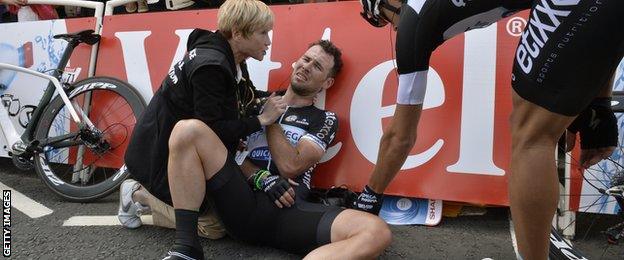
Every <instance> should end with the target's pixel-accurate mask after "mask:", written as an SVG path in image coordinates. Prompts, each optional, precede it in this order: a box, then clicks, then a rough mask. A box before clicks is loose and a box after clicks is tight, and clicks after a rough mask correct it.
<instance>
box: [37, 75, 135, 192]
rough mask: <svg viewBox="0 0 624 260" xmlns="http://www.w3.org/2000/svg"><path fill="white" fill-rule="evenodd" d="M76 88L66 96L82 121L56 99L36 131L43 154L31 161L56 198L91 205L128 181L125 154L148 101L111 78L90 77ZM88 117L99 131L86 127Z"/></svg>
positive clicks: (132, 89) (46, 109)
mask: <svg viewBox="0 0 624 260" xmlns="http://www.w3.org/2000/svg"><path fill="white" fill-rule="evenodd" d="M73 87H74V90H72V91H71V93H70V94H69V95H68V97H69V100H70V102H71V103H72V105H73V107H74V108H75V109H76V110H77V111H76V112H77V113H78V114H79V117H81V118H82V121H83V123H81V124H76V123H75V122H74V121H73V120H72V119H71V116H70V114H69V110H68V109H67V108H66V106H65V103H63V101H62V100H61V98H60V96H57V97H56V98H54V99H53V100H52V101H51V102H50V104H49V105H48V106H47V107H46V108H45V110H44V113H43V115H42V117H41V120H40V121H39V123H38V125H37V128H36V130H35V140H37V141H39V142H40V143H41V144H40V146H41V148H42V151H41V152H40V153H38V154H35V156H34V160H33V161H34V164H35V170H36V171H37V173H38V174H39V176H41V179H42V180H43V182H44V183H45V184H46V186H48V187H49V188H50V189H51V190H52V191H53V192H54V193H55V194H56V195H58V196H60V197H62V198H63V199H65V200H69V201H75V202H88V201H93V200H96V199H99V198H102V197H104V196H106V195H108V194H110V193H111V192H113V191H114V190H115V189H116V188H117V187H118V186H119V185H120V184H121V182H122V181H123V180H124V179H125V178H126V177H127V175H128V172H127V171H126V169H125V166H124V165H123V163H124V153H125V151H126V147H127V145H128V143H129V142H130V137H131V135H132V130H133V128H134V125H135V124H136V122H137V119H138V118H139V116H140V115H141V113H142V112H143V110H144V109H145V101H144V100H143V98H142V97H141V96H140V95H139V94H138V93H137V92H136V90H134V88H132V87H131V86H130V85H129V84H127V83H125V82H122V81H119V80H117V79H113V78H107V77H93V78H88V79H85V80H83V81H80V82H78V83H76V84H74V85H73ZM80 115H82V116H80ZM85 117H86V118H85ZM87 118H88V120H90V121H91V122H92V124H93V126H94V127H95V128H92V127H88V126H86V124H85V122H87V121H88V120H87Z"/></svg>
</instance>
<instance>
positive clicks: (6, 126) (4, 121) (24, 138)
mask: <svg viewBox="0 0 624 260" xmlns="http://www.w3.org/2000/svg"><path fill="white" fill-rule="evenodd" d="M75 45H77V44H76V43H72V42H70V43H69V44H68V45H67V48H66V49H65V52H64V53H63V57H62V58H61V60H60V62H59V65H58V67H57V69H56V70H54V72H53V73H52V75H48V74H44V73H41V72H38V71H34V70H30V69H26V68H22V67H19V66H15V65H11V64H6V63H0V69H8V70H13V71H17V72H21V73H26V74H30V75H33V76H36V77H40V78H43V79H47V80H48V81H50V83H49V84H48V86H47V88H46V90H45V92H44V94H43V96H42V98H41V100H40V101H39V104H38V105H37V109H35V111H34V112H33V116H32V118H31V120H30V122H38V121H39V119H40V117H41V114H42V113H43V110H44V109H45V107H46V106H47V105H48V104H49V103H50V100H51V99H52V96H53V95H54V92H55V91H56V92H58V94H59V95H60V97H61V99H62V100H63V102H64V103H65V106H66V107H67V109H68V110H69V113H70V115H71V117H72V120H73V121H74V122H75V123H76V124H80V123H82V120H81V118H80V117H79V116H78V113H77V112H76V109H75V108H74V106H73V105H72V104H71V102H70V101H69V98H68V96H67V94H66V93H65V89H63V86H62V85H61V83H60V82H59V80H58V77H59V76H60V75H61V74H62V73H61V71H62V69H63V68H65V66H66V65H67V62H68V61H69V57H70V56H71V53H72V52H73V49H74V47H75ZM85 118H86V117H85ZM86 121H87V122H86V123H87V124H88V125H91V126H92V124H91V122H88V120H86ZM35 127H36V124H34V123H29V124H28V126H27V127H26V130H24V133H23V134H22V135H21V136H19V135H18V133H17V130H16V128H15V126H14V125H13V122H12V121H11V120H10V118H9V116H8V111H7V110H6V108H5V107H4V106H0V129H1V130H2V132H3V133H4V136H5V139H6V141H7V144H8V147H7V150H8V151H11V152H14V150H15V148H16V145H18V146H19V145H20V144H22V145H27V144H28V143H29V142H30V141H32V139H33V133H34V130H35Z"/></svg>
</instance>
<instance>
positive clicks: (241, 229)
mask: <svg viewBox="0 0 624 260" xmlns="http://www.w3.org/2000/svg"><path fill="white" fill-rule="evenodd" d="M206 191H207V194H208V195H209V196H210V198H211V200H212V201H213V202H214V206H215V208H216V211H217V213H218V214H219V217H220V218H221V221H222V222H223V224H224V226H225V229H226V230H227V232H228V234H229V235H230V236H232V237H234V238H236V239H240V240H242V241H245V242H248V243H252V244H258V245H267V246H271V247H275V248H279V249H282V250H285V251H288V252H291V253H295V254H306V253H308V252H310V251H312V250H314V249H315V248H317V247H319V246H322V245H325V244H328V243H330V242H331V232H330V231H331V225H332V223H333V222H334V219H335V218H336V216H338V214H339V213H340V212H341V211H342V210H343V209H342V208H340V207H333V206H325V205H322V204H313V203H310V202H305V201H302V200H299V199H298V200H297V201H296V203H295V206H293V207H290V208H283V209H280V208H278V207H277V206H276V205H275V203H274V202H272V201H270V199H269V197H268V196H267V195H266V194H265V193H264V192H262V191H253V190H252V189H251V187H250V186H249V184H247V181H246V180H245V177H244V176H243V174H242V172H241V170H240V168H239V167H238V165H237V164H236V162H235V161H234V159H233V158H232V156H231V155H228V158H227V161H226V163H225V165H224V166H223V168H222V169H221V170H219V172H217V173H216V174H215V176H213V177H212V178H211V179H210V180H208V181H207V182H206Z"/></svg>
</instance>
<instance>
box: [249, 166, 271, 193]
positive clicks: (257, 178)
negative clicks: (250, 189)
mask: <svg viewBox="0 0 624 260" xmlns="http://www.w3.org/2000/svg"><path fill="white" fill-rule="evenodd" d="M269 175H271V172H269V171H267V170H263V169H260V170H258V171H256V173H254V175H253V178H254V179H253V186H254V188H255V189H257V190H261V189H262V180H264V178H266V177H268V176H269Z"/></svg>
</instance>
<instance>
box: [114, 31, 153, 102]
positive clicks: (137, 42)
mask: <svg viewBox="0 0 624 260" xmlns="http://www.w3.org/2000/svg"><path fill="white" fill-rule="evenodd" d="M150 34H152V32H150V31H135V32H116V33H115V37H117V38H118V39H119V41H120V42H121V50H122V53H123V58H124V64H125V66H126V77H127V79H128V83H130V85H132V86H134V87H135V88H136V89H137V90H138V91H139V93H141V96H143V98H144V99H145V102H149V100H150V99H152V96H153V95H154V91H153V90H152V81H151V79H150V74H149V67H148V66H147V56H146V54H145V38H147V36H149V35H150Z"/></svg>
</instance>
